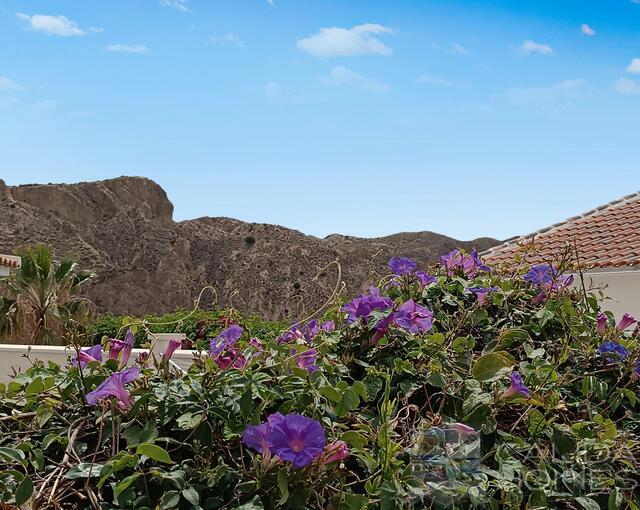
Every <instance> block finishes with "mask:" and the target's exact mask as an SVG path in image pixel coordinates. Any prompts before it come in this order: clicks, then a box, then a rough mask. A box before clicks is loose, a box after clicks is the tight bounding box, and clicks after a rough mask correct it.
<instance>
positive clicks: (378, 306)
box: [342, 287, 393, 323]
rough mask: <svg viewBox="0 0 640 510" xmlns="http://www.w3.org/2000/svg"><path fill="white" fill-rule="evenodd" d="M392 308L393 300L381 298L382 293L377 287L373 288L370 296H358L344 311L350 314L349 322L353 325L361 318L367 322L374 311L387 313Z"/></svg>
mask: <svg viewBox="0 0 640 510" xmlns="http://www.w3.org/2000/svg"><path fill="white" fill-rule="evenodd" d="M391 307H393V300H391V299H390V298H388V297H385V296H381V295H380V291H379V290H378V289H377V288H376V287H371V288H370V289H369V294H364V295H362V296H358V297H357V298H355V299H354V300H353V301H351V302H350V303H348V304H346V305H345V306H343V307H342V311H343V312H347V313H348V316H347V322H349V323H353V322H356V321H357V320H358V319H360V318H364V319H365V320H366V319H367V318H368V317H369V315H370V314H371V312H372V311H373V310H380V311H385V310H388V309H389V308H391Z"/></svg>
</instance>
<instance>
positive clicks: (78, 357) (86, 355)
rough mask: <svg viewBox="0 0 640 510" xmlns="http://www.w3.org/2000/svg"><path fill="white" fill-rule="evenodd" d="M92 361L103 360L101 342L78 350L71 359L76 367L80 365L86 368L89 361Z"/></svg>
mask: <svg viewBox="0 0 640 510" xmlns="http://www.w3.org/2000/svg"><path fill="white" fill-rule="evenodd" d="M92 361H102V346H101V345H99V344H98V345H94V346H93V347H89V348H88V349H82V350H81V351H80V352H77V353H76V354H75V356H74V357H73V359H72V360H71V364H72V365H73V366H74V367H78V366H79V367H80V368H81V369H84V367H86V366H87V363H91V362H92Z"/></svg>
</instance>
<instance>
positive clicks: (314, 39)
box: [298, 23, 393, 58]
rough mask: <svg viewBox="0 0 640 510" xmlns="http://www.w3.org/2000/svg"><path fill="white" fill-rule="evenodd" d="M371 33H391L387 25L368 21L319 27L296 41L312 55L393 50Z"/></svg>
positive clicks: (328, 55) (370, 52)
mask: <svg viewBox="0 0 640 510" xmlns="http://www.w3.org/2000/svg"><path fill="white" fill-rule="evenodd" d="M373 34H393V30H392V29H391V28H389V27H385V26H382V25H376V24H373V23H368V24H365V25H357V26H355V27H353V28H351V29H348V28H336V27H331V28H321V29H320V31H319V32H318V33H316V34H314V35H312V36H310V37H305V38H304V39H300V40H299V41H298V49H300V50H302V51H305V52H307V53H309V54H310V55H313V56H314V57H322V58H331V57H353V56H357V55H367V54H373V55H391V54H392V53H393V50H392V49H391V48H390V47H389V46H387V45H385V44H383V43H382V42H381V41H380V40H379V39H378V38H377V37H375V36H374V35H373Z"/></svg>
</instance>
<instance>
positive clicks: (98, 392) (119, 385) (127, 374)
mask: <svg viewBox="0 0 640 510" xmlns="http://www.w3.org/2000/svg"><path fill="white" fill-rule="evenodd" d="M139 375H140V369H139V368H138V367H131V368H128V369H127V370H123V371H122V372H115V373H113V374H111V375H110V376H109V377H107V378H106V379H105V380H104V382H103V383H102V384H100V386H98V387H97V388H96V389H95V390H93V391H91V392H89V393H87V396H86V400H87V404H89V405H97V404H98V402H99V401H101V400H104V399H107V398H110V397H115V398H116V399H117V401H118V406H119V407H120V408H121V409H128V408H130V407H131V405H132V404H133V401H132V398H131V395H129V392H128V391H127V390H126V388H125V387H124V385H125V384H127V383H130V382H131V381H133V380H134V379H136V378H137V377H138V376H139Z"/></svg>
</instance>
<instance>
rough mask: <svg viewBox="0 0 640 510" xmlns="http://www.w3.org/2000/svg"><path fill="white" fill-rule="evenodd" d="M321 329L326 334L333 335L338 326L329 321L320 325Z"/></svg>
mask: <svg viewBox="0 0 640 510" xmlns="http://www.w3.org/2000/svg"><path fill="white" fill-rule="evenodd" d="M320 329H321V330H322V331H324V332H325V333H333V332H334V331H335V329H336V325H335V324H334V322H333V321H331V320H329V321H326V322H323V323H322V324H321V325H320Z"/></svg>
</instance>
